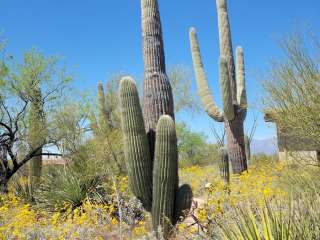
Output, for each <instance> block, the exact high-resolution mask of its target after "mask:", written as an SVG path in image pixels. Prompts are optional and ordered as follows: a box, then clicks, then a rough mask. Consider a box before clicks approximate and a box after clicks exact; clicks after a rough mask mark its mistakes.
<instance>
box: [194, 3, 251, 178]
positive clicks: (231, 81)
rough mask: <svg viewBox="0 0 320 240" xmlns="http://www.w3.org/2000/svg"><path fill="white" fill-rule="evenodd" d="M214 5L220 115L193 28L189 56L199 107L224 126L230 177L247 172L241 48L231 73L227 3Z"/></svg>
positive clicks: (232, 63)
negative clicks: (218, 44) (199, 101)
mask: <svg viewBox="0 0 320 240" xmlns="http://www.w3.org/2000/svg"><path fill="white" fill-rule="evenodd" d="M216 5H217V11H218V24H219V36H220V90H221V96H222V100H223V111H220V110H219V108H218V107H217V106H216V103H215V102H214V98H213V96H212V94H211V93H210V90H209V86H208V80H207V77H206V74H205V71H204V67H203V63H202V60H201V54H200V47H199V43H198V39H197V34H196V30H195V29H194V28H191V29H190V45H191V53H192V59H193V65H194V71H195V75H196V80H197V85H198V92H199V95H200V98H201V101H202V104H203V106H204V108H205V110H206V112H207V113H208V115H209V116H210V117H212V118H213V119H214V120H215V121H217V122H224V124H225V129H226V135H227V146H228V154H229V159H230V162H231V163H232V169H233V172H234V173H241V172H243V171H245V170H246V169H247V161H246V154H245V145H244V129H243V122H244V120H245V117H246V112H247V96H246V89H245V75H244V57H243V51H242V48H241V47H238V48H237V54H236V56H237V59H236V63H237V68H236V69H235V66H234V57H233V50H232V41H231V31H230V24H229V18H228V12H227V1H226V0H216Z"/></svg>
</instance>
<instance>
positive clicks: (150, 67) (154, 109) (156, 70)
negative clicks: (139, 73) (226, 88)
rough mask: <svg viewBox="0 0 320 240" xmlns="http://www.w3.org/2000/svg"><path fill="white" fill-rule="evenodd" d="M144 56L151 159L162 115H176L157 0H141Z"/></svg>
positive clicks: (144, 111) (147, 130) (145, 112)
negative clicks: (166, 65)
mask: <svg viewBox="0 0 320 240" xmlns="http://www.w3.org/2000/svg"><path fill="white" fill-rule="evenodd" d="M141 8H142V37H143V58H144V108H143V113H144V117H145V127H146V132H147V135H148V139H149V145H150V154H151V159H152V160H153V157H154V145H155V134H156V125H157V122H158V120H159V118H160V116H161V115H164V114H168V115H170V116H171V117H172V118H174V111H173V97H172V91H171V85H170V82H169V79H168V77H167V74H166V67H165V56H164V47H163V38H162V27H161V20H160V13H159V6H158V2H157V0H141Z"/></svg>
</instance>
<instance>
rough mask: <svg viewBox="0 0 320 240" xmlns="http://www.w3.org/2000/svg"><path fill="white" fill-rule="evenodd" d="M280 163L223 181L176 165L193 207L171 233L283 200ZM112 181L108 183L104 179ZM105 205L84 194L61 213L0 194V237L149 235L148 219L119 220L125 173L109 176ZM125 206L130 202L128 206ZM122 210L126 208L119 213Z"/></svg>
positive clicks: (190, 232)
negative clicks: (242, 207) (239, 208)
mask: <svg viewBox="0 0 320 240" xmlns="http://www.w3.org/2000/svg"><path fill="white" fill-rule="evenodd" d="M286 168H287V167H286V166H285V165H284V164H282V163H278V162H267V161H265V162H258V163H256V164H254V165H252V166H250V169H249V171H248V172H245V173H243V174H241V175H240V176H232V177H231V182H230V184H229V185H226V184H225V183H224V182H223V181H222V180H221V179H220V176H219V171H218V169H217V167H216V166H207V167H197V166H192V167H188V168H183V169H180V180H181V182H182V183H189V184H190V185H191V186H192V189H193V192H194V198H195V201H197V202H198V206H197V207H195V206H194V207H193V210H192V217H190V216H189V217H188V218H187V219H186V220H185V221H184V222H183V223H179V224H178V225H177V226H176V228H175V231H176V234H177V236H184V238H190V239H192V238H193V237H194V236H196V235H198V234H200V233H205V234H207V235H208V236H213V234H212V232H214V233H215V232H216V225H215V224H216V223H217V222H219V220H221V219H228V218H230V217H231V216H232V214H235V212H236V211H234V209H235V208H236V207H237V206H239V205H241V204H248V203H249V204H250V206H257V207H258V206H262V205H263V204H264V203H265V202H266V201H272V200H273V199H284V198H286V197H287V195H288V194H287V193H286V191H285V190H284V188H283V187H282V186H281V184H280V182H281V178H283V172H285V171H286ZM110 182H113V184H110ZM110 182H109V183H108V184H109V185H108V186H105V187H106V188H108V189H111V193H110V194H111V195H110V196H111V198H112V199H114V201H113V202H112V203H111V204H95V203H91V202H90V200H89V199H87V200H86V201H85V202H84V203H83V205H82V206H80V207H78V208H76V209H71V208H66V209H67V210H66V211H65V212H53V213H50V212H46V211H44V210H41V209H37V208H35V207H34V206H30V205H29V204H26V203H24V202H23V201H22V200H21V199H19V198H18V197H16V196H14V195H13V194H12V193H10V194H8V195H6V196H1V198H0V239H109V238H112V237H113V236H117V235H119V234H120V233H121V234H122V235H123V239H129V237H130V238H131V239H139V238H141V237H143V236H150V232H151V219H150V215H149V214H147V213H144V214H143V216H144V217H143V218H141V219H138V220H134V221H133V222H131V223H128V221H129V222H130V220H126V219H122V220H123V221H122V222H120V221H119V213H118V208H119V205H118V204H119V203H117V199H118V197H119V195H121V197H122V199H125V201H129V199H130V197H131V196H130V194H129V190H128V178H127V177H119V178H115V179H113V180H111V181H110ZM128 208H129V209H130V205H129V207H128ZM123 214H124V215H125V214H127V213H123Z"/></svg>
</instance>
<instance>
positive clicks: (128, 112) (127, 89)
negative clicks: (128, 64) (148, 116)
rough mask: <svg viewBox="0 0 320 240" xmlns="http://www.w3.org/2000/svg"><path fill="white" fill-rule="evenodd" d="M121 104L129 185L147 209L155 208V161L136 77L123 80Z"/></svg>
mask: <svg viewBox="0 0 320 240" xmlns="http://www.w3.org/2000/svg"><path fill="white" fill-rule="evenodd" d="M120 104H121V116H122V131H123V136H124V146H125V159H126V166H127V170H128V176H129V186H130V189H131V191H132V192H133V194H134V195H135V196H136V197H137V198H138V199H139V200H140V201H141V202H142V204H143V206H144V208H145V209H146V210H147V211H150V210H151V207H152V162H151V157H150V150H149V144H148V138H147V134H146V131H145V127H144V121H143V116H142V110H141V106H140V102H139V95H138V91H137V88H136V84H135V82H134V80H133V79H132V78H130V77H125V78H123V79H122V80H121V82H120Z"/></svg>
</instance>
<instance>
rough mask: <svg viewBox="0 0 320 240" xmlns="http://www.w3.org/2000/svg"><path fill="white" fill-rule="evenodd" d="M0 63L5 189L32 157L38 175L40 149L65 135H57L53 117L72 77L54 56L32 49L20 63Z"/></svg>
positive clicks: (0, 177) (1, 181)
mask: <svg viewBox="0 0 320 240" xmlns="http://www.w3.org/2000/svg"><path fill="white" fill-rule="evenodd" d="M4 59H6V58H4ZM1 64H2V69H5V70H3V71H2V73H1V81H0V82H1V85H0V88H1V89H0V91H1V94H0V146H1V149H3V150H4V151H6V152H7V156H8V157H7V158H1V159H0V161H1V164H0V167H1V168H0V189H1V191H2V192H5V191H6V190H7V184H8V181H9V180H10V179H11V177H12V176H13V175H14V174H15V173H16V172H17V171H18V170H19V169H20V168H21V167H22V166H23V165H25V164H26V163H27V162H29V161H30V160H31V159H32V160H36V162H34V163H33V164H31V166H32V165H33V167H32V168H33V170H35V171H33V172H32V174H33V176H36V178H38V176H39V172H40V169H41V167H40V165H41V163H39V162H37V160H39V158H40V157H41V156H42V155H43V154H44V151H43V148H44V147H45V146H50V145H57V146H58V145H59V142H60V141H61V140H62V139H63V138H64V134H63V133H60V134H57V131H56V130H57V129H59V128H60V126H57V124H56V123H55V122H54V119H55V115H56V114H59V113H58V110H57V109H58V108H59V106H61V105H63V102H64V101H65V96H66V90H68V88H67V86H68V83H69V82H70V80H71V78H70V77H69V76H67V75H66V74H65V70H64V69H61V68H60V67H59V64H58V59H57V58H54V57H48V58H46V57H45V56H43V55H42V54H41V53H39V52H37V51H35V50H31V51H29V52H27V53H26V54H24V58H23V61H22V63H20V64H18V63H15V62H14V61H13V60H9V61H4V62H2V63H1ZM45 154H46V155H50V154H51V155H52V154H53V153H45ZM53 155H55V154H53Z"/></svg>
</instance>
